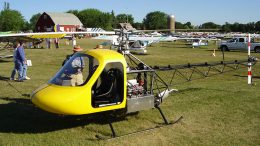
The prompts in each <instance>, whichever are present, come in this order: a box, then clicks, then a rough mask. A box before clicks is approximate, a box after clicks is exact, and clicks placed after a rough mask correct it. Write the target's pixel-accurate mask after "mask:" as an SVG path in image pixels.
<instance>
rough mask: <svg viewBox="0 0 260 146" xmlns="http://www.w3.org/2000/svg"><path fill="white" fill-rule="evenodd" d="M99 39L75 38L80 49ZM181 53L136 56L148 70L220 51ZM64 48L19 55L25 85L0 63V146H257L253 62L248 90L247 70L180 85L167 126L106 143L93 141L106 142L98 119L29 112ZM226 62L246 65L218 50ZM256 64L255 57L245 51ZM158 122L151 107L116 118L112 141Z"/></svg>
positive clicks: (172, 48) (258, 109) (154, 51)
mask: <svg viewBox="0 0 260 146" xmlns="http://www.w3.org/2000/svg"><path fill="white" fill-rule="evenodd" d="M99 42H100V41H95V40H86V39H84V40H83V39H82V40H78V44H80V46H81V47H82V48H84V49H92V48H94V47H95V46H96V44H97V43H99ZM216 48H217V47H216V46H215V45H214V44H210V46H207V47H204V46H203V47H201V48H194V49H192V48H187V47H186V46H185V45H183V43H181V42H177V43H176V44H174V43H159V44H154V45H152V46H151V47H149V48H148V52H149V55H144V56H141V55H138V57H139V58H140V59H142V60H143V61H145V62H146V63H147V64H149V65H168V64H175V65H176V64H186V63H188V62H190V63H201V62H211V61H220V60H221V59H222V56H221V52H219V51H217V52H216V53H217V56H216V57H212V56H211V53H212V50H213V49H216ZM71 52H72V51H71V47H70V46H65V45H61V48H60V49H54V48H53V49H26V55H27V58H28V59H31V60H32V63H33V66H32V67H29V69H28V76H29V77H31V80H28V81H25V82H22V83H18V82H12V81H8V78H9V76H10V73H11V70H12V68H13V63H12V61H11V60H8V59H7V60H4V61H3V60H2V61H1V62H0V79H1V80H0V145H260V124H259V123H260V64H257V65H255V66H254V67H253V75H254V76H256V78H254V84H255V85H254V86H249V85H247V69H246V68H241V69H239V70H237V71H234V72H229V73H225V74H221V75H218V76H213V77H210V78H206V79H202V80H196V81H192V82H189V83H186V84H180V85H178V86H175V87H174V88H177V89H179V92H177V93H174V94H172V95H171V96H170V97H168V98H167V99H166V100H165V101H164V102H163V104H162V106H161V108H162V110H163V112H164V113H165V115H166V117H167V118H168V119H170V120H174V119H175V118H177V117H179V116H183V117H184V118H183V120H182V121H181V122H180V123H178V124H175V125H172V126H168V127H164V128H160V129H156V130H153V131H151V132H146V133H139V134H135V135H131V136H126V137H123V138H119V139H114V140H111V141H99V140H97V139H96V138H95V135H102V136H105V137H108V136H109V135H110V129H109V126H108V124H106V122H105V121H106V120H104V119H103V118H102V117H100V116H99V115H90V116H88V115H86V116H80V117H67V116H65V117H63V116H59V115H53V114H50V113H47V112H44V111H42V110H40V109H38V108H37V107H35V106H34V105H33V104H32V103H31V102H30V98H29V97H28V95H29V94H30V93H31V92H32V91H33V90H34V89H36V88H37V87H38V86H40V85H41V84H43V83H46V82H47V81H48V80H49V79H50V78H51V77H52V76H53V75H54V74H55V73H56V71H57V70H58V69H59V68H60V67H61V63H62V61H63V60H64V58H65V56H66V55H67V54H70V53H71ZM225 55H226V60H235V59H246V58H247V53H246V52H226V54H225ZM253 55H254V56H257V57H258V58H260V54H255V53H253ZM160 123H163V120H162V119H161V117H160V114H159V112H158V111H157V110H156V109H151V110H147V111H141V112H139V113H138V114H134V115H129V116H127V117H125V118H124V119H118V120H117V121H116V122H115V123H114V128H115V130H116V132H117V134H119V135H123V134H127V133H129V132H135V131H137V130H141V129H145V128H150V127H154V126H156V125H158V124H160Z"/></svg>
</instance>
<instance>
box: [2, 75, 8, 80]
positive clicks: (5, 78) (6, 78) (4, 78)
mask: <svg viewBox="0 0 260 146" xmlns="http://www.w3.org/2000/svg"><path fill="white" fill-rule="evenodd" d="M0 80H2V81H9V80H10V78H9V77H3V76H1V75H0Z"/></svg>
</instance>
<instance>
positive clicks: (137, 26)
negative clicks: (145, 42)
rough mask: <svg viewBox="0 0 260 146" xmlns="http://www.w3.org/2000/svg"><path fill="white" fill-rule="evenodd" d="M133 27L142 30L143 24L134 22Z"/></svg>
mask: <svg viewBox="0 0 260 146" xmlns="http://www.w3.org/2000/svg"><path fill="white" fill-rule="evenodd" d="M133 27H134V28H136V29H139V30H141V29H143V28H144V26H143V23H140V22H135V23H134V24H133Z"/></svg>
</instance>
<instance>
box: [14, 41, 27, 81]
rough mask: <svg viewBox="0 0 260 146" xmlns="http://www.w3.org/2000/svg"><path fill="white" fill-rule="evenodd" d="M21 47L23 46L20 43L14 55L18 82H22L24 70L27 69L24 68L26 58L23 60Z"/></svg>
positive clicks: (23, 53)
mask: <svg viewBox="0 0 260 146" xmlns="http://www.w3.org/2000/svg"><path fill="white" fill-rule="evenodd" d="M23 45H24V44H23V43H22V42H20V46H19V47H18V48H17V51H16V55H15V57H16V58H15V61H16V64H17V70H18V81H19V82H22V81H23V80H25V77H26V76H24V75H26V69H27V68H25V65H26V58H25V52H24V48H23Z"/></svg>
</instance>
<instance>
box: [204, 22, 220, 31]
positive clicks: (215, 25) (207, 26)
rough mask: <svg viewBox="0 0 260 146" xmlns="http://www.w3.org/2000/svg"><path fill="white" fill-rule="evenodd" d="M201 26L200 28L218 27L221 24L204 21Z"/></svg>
mask: <svg viewBox="0 0 260 146" xmlns="http://www.w3.org/2000/svg"><path fill="white" fill-rule="evenodd" d="M201 28H202V29H220V28H221V26H220V25H218V24H215V23H213V22H206V23H203V24H202V26H201Z"/></svg>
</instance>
